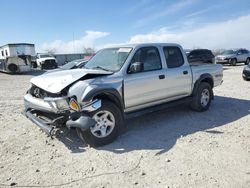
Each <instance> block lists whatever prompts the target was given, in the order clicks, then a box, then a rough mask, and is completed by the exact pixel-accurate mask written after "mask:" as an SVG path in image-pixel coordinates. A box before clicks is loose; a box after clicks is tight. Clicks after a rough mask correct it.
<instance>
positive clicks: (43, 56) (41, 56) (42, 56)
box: [40, 54, 53, 58]
mask: <svg viewBox="0 0 250 188" xmlns="http://www.w3.org/2000/svg"><path fill="white" fill-rule="evenodd" d="M45 57H53V56H52V55H48V54H46V55H40V58H45Z"/></svg>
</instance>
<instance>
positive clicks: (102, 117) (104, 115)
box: [90, 110, 115, 138]
mask: <svg viewBox="0 0 250 188" xmlns="http://www.w3.org/2000/svg"><path fill="white" fill-rule="evenodd" d="M93 119H94V120H95V121H96V124H95V125H94V126H93V127H90V131H91V133H92V134H93V135H94V136H96V137H98V138H103V137H106V136H108V135H109V134H110V133H111V132H112V131H113V129H114V127H115V117H114V115H113V114H112V113H111V112H109V111H106V110H103V111H99V112H97V113H96V114H95V115H94V116H93Z"/></svg>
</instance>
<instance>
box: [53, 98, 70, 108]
mask: <svg viewBox="0 0 250 188" xmlns="http://www.w3.org/2000/svg"><path fill="white" fill-rule="evenodd" d="M55 103H56V107H57V108H58V109H59V110H68V109H69V104H68V101H67V100H65V99H59V100H57V101H55Z"/></svg>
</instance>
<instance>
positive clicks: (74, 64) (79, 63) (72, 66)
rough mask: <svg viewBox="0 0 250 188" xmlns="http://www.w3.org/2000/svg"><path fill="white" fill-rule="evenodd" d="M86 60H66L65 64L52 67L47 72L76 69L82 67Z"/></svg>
mask: <svg viewBox="0 0 250 188" xmlns="http://www.w3.org/2000/svg"><path fill="white" fill-rule="evenodd" d="M87 62H88V61H87V60H84V59H76V60H74V61H71V62H68V63H67V64H65V65H63V66H60V67H58V68H57V69H53V70H51V71H48V72H56V71H62V70H70V69H77V68H83V67H84V65H85V64H86V63H87Z"/></svg>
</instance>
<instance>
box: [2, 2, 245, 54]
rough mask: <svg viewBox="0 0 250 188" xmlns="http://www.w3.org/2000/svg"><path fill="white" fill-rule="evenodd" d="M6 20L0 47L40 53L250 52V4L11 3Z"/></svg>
mask: <svg viewBox="0 0 250 188" xmlns="http://www.w3.org/2000/svg"><path fill="white" fill-rule="evenodd" d="M0 14H1V27H0V28H1V29H0V45H4V44H6V43H17V42H31V43H34V44H35V45H36V49H37V51H44V50H48V49H52V50H55V51H56V52H57V53H65V52H83V49H84V48H86V47H92V48H95V49H99V48H102V47H104V46H109V45H110V44H120V43H138V42H175V43H179V44H181V45H183V47H184V48H197V47H200V48H210V49H216V48H238V47H242V48H248V49H250V0H217V1H216V0H210V1H205V0H175V1H174V0H172V1H170V0H126V1H118V0H116V1H115V0H102V1H101V0H89V1H87V0H86V1H84V0H8V1H1V12H0Z"/></svg>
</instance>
